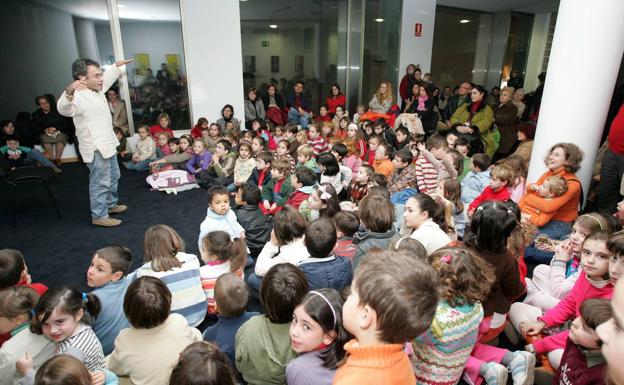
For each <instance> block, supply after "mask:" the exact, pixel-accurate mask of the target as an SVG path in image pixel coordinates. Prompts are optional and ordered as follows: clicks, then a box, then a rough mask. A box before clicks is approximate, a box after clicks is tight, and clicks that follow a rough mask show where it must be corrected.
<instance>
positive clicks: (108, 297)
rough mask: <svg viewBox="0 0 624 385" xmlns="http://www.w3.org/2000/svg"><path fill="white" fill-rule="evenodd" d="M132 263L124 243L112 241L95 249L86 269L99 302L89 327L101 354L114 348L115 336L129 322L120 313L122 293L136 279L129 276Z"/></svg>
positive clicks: (108, 352)
mask: <svg viewBox="0 0 624 385" xmlns="http://www.w3.org/2000/svg"><path fill="white" fill-rule="evenodd" d="M131 267H132V254H131V253H130V250H129V249H128V248H127V247H124V246H119V245H112V246H107V247H103V248H101V249H99V250H97V251H96V252H95V255H94V256H93V259H92V260H91V265H90V266H89V269H88V270H87V286H89V287H91V288H94V289H95V290H93V292H92V294H94V295H95V296H97V297H98V298H99V300H100V302H101V303H102V310H101V312H100V315H99V316H98V317H97V318H96V319H95V320H94V321H93V323H92V324H91V327H92V328H93V331H94V332H95V335H96V336H97V337H98V339H99V340H100V342H101V343H102V350H103V351H104V355H109V354H110V353H111V352H112V351H113V345H114V343H115V338H117V335H118V334H119V332H120V331H121V330H122V329H125V328H127V327H129V326H130V324H129V323H128V320H127V319H126V316H125V315H124V314H123V296H124V295H125V294H126V290H128V286H130V284H131V283H132V281H133V280H134V279H135V276H134V274H132V276H130V277H129V276H128V273H129V272H130V268H131Z"/></svg>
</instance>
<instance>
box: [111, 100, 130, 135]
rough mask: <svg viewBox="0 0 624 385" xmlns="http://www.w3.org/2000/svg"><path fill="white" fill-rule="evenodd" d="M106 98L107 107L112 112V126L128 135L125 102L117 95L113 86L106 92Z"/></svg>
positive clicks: (128, 127) (128, 128)
mask: <svg viewBox="0 0 624 385" xmlns="http://www.w3.org/2000/svg"><path fill="white" fill-rule="evenodd" d="M106 99H107V100H108V107H109V108H110V110H111V113H112V114H113V127H119V128H121V130H122V131H123V132H124V135H125V136H128V135H130V126H129V125H128V113H127V112H126V102H125V101H124V100H123V99H121V98H120V97H119V92H117V90H116V89H114V88H110V89H109V90H108V91H107V92H106Z"/></svg>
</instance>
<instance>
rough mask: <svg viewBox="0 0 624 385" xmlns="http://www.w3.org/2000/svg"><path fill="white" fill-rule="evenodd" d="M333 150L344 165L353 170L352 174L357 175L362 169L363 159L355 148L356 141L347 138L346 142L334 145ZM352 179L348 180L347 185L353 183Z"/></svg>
mask: <svg viewBox="0 0 624 385" xmlns="http://www.w3.org/2000/svg"><path fill="white" fill-rule="evenodd" d="M331 152H332V154H334V156H335V157H336V159H338V162H339V163H341V165H342V166H345V167H348V168H349V169H350V170H351V175H356V174H357V172H358V171H359V170H360V167H361V166H362V159H361V158H360V157H359V155H358V152H357V148H355V141H353V140H347V141H346V142H345V143H340V142H339V143H336V144H334V145H333V147H332V150H331ZM351 179H353V178H351ZM351 179H349V180H348V181H346V182H348V183H347V185H348V184H349V183H351Z"/></svg>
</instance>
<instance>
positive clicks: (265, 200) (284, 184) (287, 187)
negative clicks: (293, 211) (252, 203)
mask: <svg viewBox="0 0 624 385" xmlns="http://www.w3.org/2000/svg"><path fill="white" fill-rule="evenodd" d="M291 182H292V181H291V177H290V162H288V161H286V160H279V159H277V160H275V161H273V164H272V166H271V181H270V182H269V184H268V185H267V186H266V188H264V190H262V206H260V209H261V210H262V213H263V214H265V215H266V214H269V215H273V214H275V213H276V212H278V211H279V210H281V209H282V207H284V205H285V204H286V201H287V200H288V198H289V197H290V195H291V194H292V193H293V191H294V189H293V186H292V184H291Z"/></svg>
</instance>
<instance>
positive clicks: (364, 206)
mask: <svg viewBox="0 0 624 385" xmlns="http://www.w3.org/2000/svg"><path fill="white" fill-rule="evenodd" d="M358 216H359V217H360V222H361V225H360V230H358V232H357V233H356V234H355V235H354V236H353V243H354V244H355V245H356V247H357V250H356V252H355V256H354V257H353V271H356V272H357V269H358V265H359V264H360V262H361V261H362V260H364V254H365V253H366V252H367V251H368V250H369V249H372V248H374V247H378V248H381V249H385V248H387V247H388V245H389V244H390V242H392V240H393V239H394V238H395V237H396V236H397V235H398V234H397V231H396V230H395V228H394V227H393V224H394V205H392V202H390V198H389V197H385V196H383V195H381V194H371V193H370V192H369V193H368V194H367V195H366V196H365V197H364V199H362V200H361V201H360V205H359V207H358Z"/></svg>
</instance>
